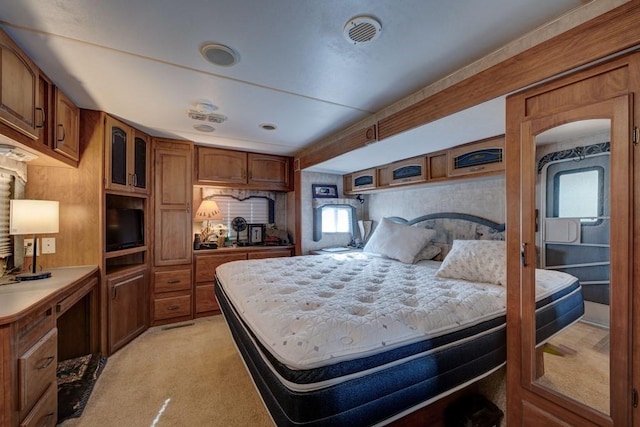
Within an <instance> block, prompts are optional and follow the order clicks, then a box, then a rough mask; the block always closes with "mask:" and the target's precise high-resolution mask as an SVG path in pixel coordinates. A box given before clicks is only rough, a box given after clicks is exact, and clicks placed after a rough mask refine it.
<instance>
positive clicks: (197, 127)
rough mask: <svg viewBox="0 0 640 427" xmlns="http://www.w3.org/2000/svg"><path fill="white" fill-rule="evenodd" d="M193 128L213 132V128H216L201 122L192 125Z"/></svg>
mask: <svg viewBox="0 0 640 427" xmlns="http://www.w3.org/2000/svg"><path fill="white" fill-rule="evenodd" d="M193 128H194V129H195V130H197V131H200V132H213V131H214V130H216V129H215V128H214V127H213V126H209V125H203V124H199V125H193Z"/></svg>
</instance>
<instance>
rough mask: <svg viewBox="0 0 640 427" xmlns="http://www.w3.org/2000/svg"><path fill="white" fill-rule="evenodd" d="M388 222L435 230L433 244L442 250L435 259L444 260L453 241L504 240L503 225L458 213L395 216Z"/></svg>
mask: <svg viewBox="0 0 640 427" xmlns="http://www.w3.org/2000/svg"><path fill="white" fill-rule="evenodd" d="M388 219H389V220H391V221H393V222H396V223H398V224H405V225H411V226H415V227H422V228H431V229H433V230H436V237H435V238H434V240H433V242H434V244H435V245H436V246H439V247H440V248H441V249H442V252H441V253H440V255H438V257H436V259H442V258H444V257H445V256H446V255H447V254H448V253H449V249H451V245H452V244H453V241H454V240H504V239H505V224H504V223H503V224H499V223H497V222H494V221H491V220H489V219H486V218H482V217H479V216H476V215H469V214H464V213H458V212H439V213H432V214H428V215H423V216H420V217H418V218H414V219H412V220H406V219H404V218H400V217H397V216H394V217H389V218H388Z"/></svg>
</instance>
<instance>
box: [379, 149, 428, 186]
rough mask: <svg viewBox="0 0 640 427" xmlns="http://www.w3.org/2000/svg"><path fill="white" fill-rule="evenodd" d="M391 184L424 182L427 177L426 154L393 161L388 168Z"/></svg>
mask: <svg viewBox="0 0 640 427" xmlns="http://www.w3.org/2000/svg"><path fill="white" fill-rule="evenodd" d="M387 174H388V175H389V178H388V179H389V185H403V184H412V183H416V182H424V181H425V179H426V177H427V167H426V158H425V156H418V157H412V158H410V159H405V160H400V161H397V162H394V163H391V164H390V165H389V167H388V168H387Z"/></svg>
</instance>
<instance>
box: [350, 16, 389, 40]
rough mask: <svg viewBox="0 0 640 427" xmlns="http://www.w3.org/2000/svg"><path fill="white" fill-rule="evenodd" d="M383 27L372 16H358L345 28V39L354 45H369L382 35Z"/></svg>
mask: <svg viewBox="0 0 640 427" xmlns="http://www.w3.org/2000/svg"><path fill="white" fill-rule="evenodd" d="M381 31H382V25H380V22H379V21H378V20H377V19H375V18H372V17H370V16H356V17H355V18H352V19H351V20H350V21H349V22H347V23H346V24H345V26H344V37H345V38H346V39H347V41H348V42H349V43H352V44H354V45H358V44H363V43H369V42H372V41H374V40H375V39H377V38H378V36H379V35H380V32H381Z"/></svg>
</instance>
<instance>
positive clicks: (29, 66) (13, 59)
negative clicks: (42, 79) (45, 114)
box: [0, 30, 42, 139]
mask: <svg viewBox="0 0 640 427" xmlns="http://www.w3.org/2000/svg"><path fill="white" fill-rule="evenodd" d="M39 73H40V71H39V70H38V67H36V65H35V64H34V63H33V62H32V61H31V60H30V59H29V58H28V57H27V55H25V54H24V52H22V51H21V50H20V48H19V47H18V46H17V45H16V44H15V43H14V42H13V40H11V38H10V37H9V36H8V35H7V34H6V33H5V32H4V31H2V30H0V121H2V122H3V123H5V124H7V125H9V126H11V127H12V128H14V129H16V130H17V131H19V132H21V133H23V134H24V135H26V136H27V137H29V138H31V139H36V138H37V137H38V131H37V129H36V127H37V125H38V124H39V123H42V120H41V119H42V117H41V116H40V117H38V116H37V113H36V107H38V106H39V99H38V96H39V90H38V87H39Z"/></svg>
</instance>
